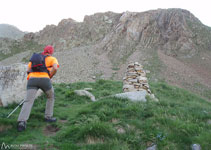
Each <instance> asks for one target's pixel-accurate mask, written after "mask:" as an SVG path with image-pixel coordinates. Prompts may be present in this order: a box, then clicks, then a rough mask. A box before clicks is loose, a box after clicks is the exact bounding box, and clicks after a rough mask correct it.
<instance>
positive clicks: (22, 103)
mask: <svg viewBox="0 0 211 150" xmlns="http://www.w3.org/2000/svg"><path fill="white" fill-rule="evenodd" d="M24 102H25V100H22V101H21V102H20V104H19V105H18V106H17V107H16V108H15V109H14V110H13V111H12V112H11V113H10V114H9V115H8V116H7V118H9V117H10V116H11V115H12V114H13V113H14V112H15V111H16V110H17V109H18V107H20V106H21V105H22V104H23V103H24Z"/></svg>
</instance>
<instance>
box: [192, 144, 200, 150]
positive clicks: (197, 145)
mask: <svg viewBox="0 0 211 150" xmlns="http://www.w3.org/2000/svg"><path fill="white" fill-rule="evenodd" d="M191 150H201V146H200V145H199V144H193V145H191Z"/></svg>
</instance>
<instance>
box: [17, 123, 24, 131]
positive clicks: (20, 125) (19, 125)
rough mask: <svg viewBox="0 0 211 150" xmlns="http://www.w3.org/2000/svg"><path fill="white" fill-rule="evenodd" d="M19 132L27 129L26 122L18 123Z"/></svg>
mask: <svg viewBox="0 0 211 150" xmlns="http://www.w3.org/2000/svg"><path fill="white" fill-rule="evenodd" d="M17 129H18V132H22V131H24V130H25V129H26V122H25V121H19V122H18V127H17Z"/></svg>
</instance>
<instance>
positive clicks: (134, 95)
mask: <svg viewBox="0 0 211 150" xmlns="http://www.w3.org/2000/svg"><path fill="white" fill-rule="evenodd" d="M146 95H147V92H146V91H135V92H125V93H120V94H116V95H115V97H117V98H127V99H129V100H131V101H142V102H146Z"/></svg>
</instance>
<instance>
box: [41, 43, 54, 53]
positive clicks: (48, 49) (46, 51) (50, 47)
mask: <svg viewBox="0 0 211 150" xmlns="http://www.w3.org/2000/svg"><path fill="white" fill-rule="evenodd" d="M53 53H54V48H53V46H51V45H47V46H46V47H45V48H44V51H43V52H42V54H43V55H52V54H53Z"/></svg>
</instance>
